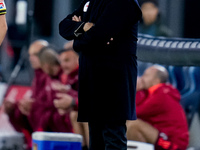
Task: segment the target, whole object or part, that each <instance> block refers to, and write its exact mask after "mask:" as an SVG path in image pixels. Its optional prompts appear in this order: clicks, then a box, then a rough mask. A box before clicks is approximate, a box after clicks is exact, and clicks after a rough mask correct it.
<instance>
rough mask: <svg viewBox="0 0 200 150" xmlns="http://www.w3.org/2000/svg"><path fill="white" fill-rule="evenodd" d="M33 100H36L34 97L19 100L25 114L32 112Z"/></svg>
mask: <svg viewBox="0 0 200 150" xmlns="http://www.w3.org/2000/svg"><path fill="white" fill-rule="evenodd" d="M33 102H34V99H31V98H30V99H22V100H21V101H19V104H18V107H19V110H20V111H21V113H22V114H23V115H26V116H28V115H29V114H30V111H31V108H32V104H33Z"/></svg>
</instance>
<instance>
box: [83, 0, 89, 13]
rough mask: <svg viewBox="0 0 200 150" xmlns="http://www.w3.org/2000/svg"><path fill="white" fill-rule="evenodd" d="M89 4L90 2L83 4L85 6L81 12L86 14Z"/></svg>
mask: <svg viewBox="0 0 200 150" xmlns="http://www.w3.org/2000/svg"><path fill="white" fill-rule="evenodd" d="M89 4H90V1H89V2H87V3H86V4H85V6H84V8H83V12H87V10H88V7H89Z"/></svg>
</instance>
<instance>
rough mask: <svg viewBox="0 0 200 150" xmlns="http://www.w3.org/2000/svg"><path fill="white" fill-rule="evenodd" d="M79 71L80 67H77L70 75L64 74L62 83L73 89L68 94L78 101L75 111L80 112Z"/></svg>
mask: <svg viewBox="0 0 200 150" xmlns="http://www.w3.org/2000/svg"><path fill="white" fill-rule="evenodd" d="M78 71H79V67H77V68H76V69H75V70H74V71H73V72H71V73H70V74H69V75H65V74H63V76H62V77H63V78H62V83H63V84H65V85H68V86H70V87H71V89H70V90H69V91H68V92H67V94H69V95H70V96H72V97H73V98H74V100H75V101H76V106H75V108H74V110H76V111H77V110H78Z"/></svg>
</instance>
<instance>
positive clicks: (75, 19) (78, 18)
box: [72, 15, 81, 22]
mask: <svg viewBox="0 0 200 150" xmlns="http://www.w3.org/2000/svg"><path fill="white" fill-rule="evenodd" d="M72 20H73V21H76V22H81V16H79V17H77V16H76V15H74V16H73V17H72Z"/></svg>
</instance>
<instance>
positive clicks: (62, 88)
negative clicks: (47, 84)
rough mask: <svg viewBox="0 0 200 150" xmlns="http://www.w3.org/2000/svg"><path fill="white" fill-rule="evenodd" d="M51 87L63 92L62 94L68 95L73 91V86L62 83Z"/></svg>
mask: <svg viewBox="0 0 200 150" xmlns="http://www.w3.org/2000/svg"><path fill="white" fill-rule="evenodd" d="M51 87H52V89H53V90H55V91H58V92H61V93H66V92H68V91H69V90H70V89H71V86H67V85H64V84H62V83H60V82H53V83H52V84H51Z"/></svg>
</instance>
